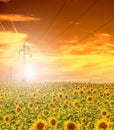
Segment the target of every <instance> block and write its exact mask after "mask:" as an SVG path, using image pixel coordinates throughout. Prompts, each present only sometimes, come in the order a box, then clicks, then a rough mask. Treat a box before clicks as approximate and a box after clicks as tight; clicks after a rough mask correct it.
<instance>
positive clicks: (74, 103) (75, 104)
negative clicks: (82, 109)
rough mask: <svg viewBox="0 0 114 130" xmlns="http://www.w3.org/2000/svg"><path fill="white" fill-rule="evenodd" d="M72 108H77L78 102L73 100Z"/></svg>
mask: <svg viewBox="0 0 114 130" xmlns="http://www.w3.org/2000/svg"><path fill="white" fill-rule="evenodd" d="M73 106H74V107H78V106H79V101H78V100H76V99H75V100H74V102H73Z"/></svg>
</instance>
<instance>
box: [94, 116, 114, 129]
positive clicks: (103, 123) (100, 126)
mask: <svg viewBox="0 0 114 130" xmlns="http://www.w3.org/2000/svg"><path fill="white" fill-rule="evenodd" d="M96 130H112V129H111V123H108V122H107V121H105V120H103V119H101V120H98V121H97V123H96Z"/></svg>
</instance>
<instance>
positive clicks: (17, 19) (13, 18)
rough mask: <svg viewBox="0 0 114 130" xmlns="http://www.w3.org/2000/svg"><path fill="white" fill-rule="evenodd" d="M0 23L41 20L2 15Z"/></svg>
mask: <svg viewBox="0 0 114 130" xmlns="http://www.w3.org/2000/svg"><path fill="white" fill-rule="evenodd" d="M0 21H13V22H19V21H22V22H24V21H40V19H39V18H34V17H30V16H26V15H21V14H0Z"/></svg>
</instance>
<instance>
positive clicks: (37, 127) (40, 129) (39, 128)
mask: <svg viewBox="0 0 114 130" xmlns="http://www.w3.org/2000/svg"><path fill="white" fill-rule="evenodd" d="M33 127H34V130H45V127H46V123H45V121H44V120H42V119H38V120H37V121H36V122H35V123H34V125H33Z"/></svg>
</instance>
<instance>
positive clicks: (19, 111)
mask: <svg viewBox="0 0 114 130" xmlns="http://www.w3.org/2000/svg"><path fill="white" fill-rule="evenodd" d="M15 112H16V113H17V114H19V113H21V108H20V107H19V106H16V109H15Z"/></svg>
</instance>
